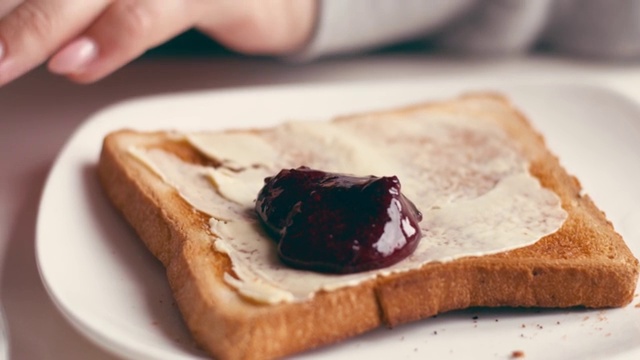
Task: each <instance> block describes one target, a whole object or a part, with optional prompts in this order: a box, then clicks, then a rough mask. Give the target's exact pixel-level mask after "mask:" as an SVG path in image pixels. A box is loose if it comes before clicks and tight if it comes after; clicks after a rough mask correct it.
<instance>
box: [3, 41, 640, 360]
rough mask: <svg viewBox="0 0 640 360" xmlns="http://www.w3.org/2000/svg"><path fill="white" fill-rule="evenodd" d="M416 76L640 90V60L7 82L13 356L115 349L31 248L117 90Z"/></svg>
mask: <svg viewBox="0 0 640 360" xmlns="http://www.w3.org/2000/svg"><path fill="white" fill-rule="evenodd" d="M416 77H421V78H424V79H425V81H429V80H430V79H434V80H435V79H447V78H453V77H455V78H460V77H463V78H478V79H495V78H501V79H523V80H528V79H535V80H537V81H545V80H558V79H563V80H566V81H593V82H595V83H599V84H602V85H604V86H609V87H612V88H614V89H616V90H619V91H620V92H622V93H624V94H626V95H627V96H629V97H631V98H633V99H636V100H640V65H634V64H606V63H598V62H588V61H582V60H575V59H573V60H572V59H566V58H553V57H547V56H536V57H522V58H510V59H482V60H469V59H466V60H465V59H451V58H445V57H438V56H432V55H426V54H415V53H413V54H412V53H408V54H407V53H405V54H402V53H400V54H398V53H391V54H377V55H369V56H366V57H364V56H363V57H349V58H342V59H333V60H325V61H319V62H316V63H309V64H290V63H283V62H280V61H277V60H272V59H256V58H238V57H233V56H229V55H225V56H218V57H176V58H169V57H160V58H158V57H156V58H144V59H141V60H138V61H136V62H134V63H132V64H130V65H128V66H126V67H125V68H124V69H122V70H120V71H119V72H117V73H116V74H114V75H112V76H111V77H109V78H107V79H106V80H103V81H102V82H99V83H97V84H94V85H88V86H87V85H76V84H73V83H70V82H68V81H67V80H65V79H63V78H59V77H55V76H53V75H50V74H48V73H47V72H46V71H45V70H44V69H37V70H36V71H34V72H32V73H31V74H29V75H27V76H26V77H24V78H21V79H19V80H18V81H16V82H15V83H12V84H10V85H8V86H6V87H4V88H0V164H1V168H0V169H1V171H0V298H1V302H2V304H3V306H4V308H5V316H6V318H7V323H8V333H9V337H10V347H11V358H12V359H81V358H82V359H98V360H99V359H112V358H113V355H111V354H109V353H107V352H105V351H103V350H101V349H100V348H98V347H97V346H95V345H93V344H92V343H91V342H89V341H88V340H86V339H85V338H84V337H83V336H82V335H80V334H79V333H78V332H77V331H76V330H75V329H74V328H72V327H71V325H69V324H68V323H67V322H66V320H65V319H64V318H63V317H62V315H61V314H60V313H59V312H58V311H57V310H56V308H55V307H54V305H53V303H52V302H51V300H50V299H49V297H48V296H47V293H46V291H45V289H44V287H43V285H42V282H41V280H40V277H39V274H38V270H37V265H36V259H35V254H34V241H35V230H34V229H35V223H36V218H37V209H38V203H39V199H40V195H41V192H42V188H43V185H44V182H45V180H46V176H47V173H48V171H49V170H50V168H51V166H52V164H53V162H54V160H55V157H56V154H57V153H58V151H59V150H60V149H61V147H62V146H63V145H64V143H65V141H66V140H67V139H68V138H69V136H70V135H71V133H72V132H73V131H74V129H76V127H78V126H79V125H80V124H81V123H82V122H83V121H84V120H85V119H87V117H89V116H90V115H91V114H93V113H94V112H96V111H98V110H99V109H101V108H103V107H105V106H107V105H111V104H113V103H115V102H118V101H120V100H124V99H130V98H133V97H140V96H148V95H156V94H161V93H171V92H180V91H193V90H203V89H229V88H235V87H250V86H267V85H276V84H289V85H295V84H314V83H317V84H319V83H338V82H359V81H371V80H394V79H412V78H416Z"/></svg>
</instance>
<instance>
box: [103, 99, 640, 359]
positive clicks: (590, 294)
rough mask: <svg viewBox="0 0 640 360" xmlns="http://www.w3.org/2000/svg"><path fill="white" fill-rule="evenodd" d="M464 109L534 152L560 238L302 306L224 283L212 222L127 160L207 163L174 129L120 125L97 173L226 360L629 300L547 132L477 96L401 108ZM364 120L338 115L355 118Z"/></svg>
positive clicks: (623, 254) (205, 339)
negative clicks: (409, 327) (558, 208)
mask: <svg viewBox="0 0 640 360" xmlns="http://www.w3.org/2000/svg"><path fill="white" fill-rule="evenodd" d="M416 111H418V112H419V111H429V112H433V113H437V112H445V113H460V114H468V115H471V116H474V117H491V118H492V119H494V120H497V121H498V123H499V124H500V126H502V127H503V128H504V129H505V131H506V132H507V133H508V135H509V136H511V137H512V138H514V139H515V140H516V141H517V143H518V144H520V146H521V151H522V152H523V153H524V154H525V156H526V157H528V159H529V161H530V163H531V167H530V171H531V173H532V174H533V175H534V176H536V177H537V178H538V179H539V180H540V182H541V183H542V185H543V186H545V187H547V188H549V189H552V190H553V191H554V192H556V193H557V194H558V196H559V197H560V198H561V200H562V206H563V207H564V209H565V210H566V211H567V213H568V214H569V216H568V219H567V221H566V222H565V223H564V225H563V226H562V228H561V229H560V230H559V231H557V232H556V233H554V234H552V235H549V236H546V237H545V238H543V239H541V240H540V241H539V242H537V243H536V244H534V245H531V246H528V247H525V248H521V249H517V250H512V251H508V252H504V253H500V254H496V255H491V256H483V257H468V258H463V259H459V260H455V261H451V262H446V263H431V264H427V265H425V266H424V267H422V268H421V269H419V270H415V271H410V272H406V273H401V274H395V275H391V276H388V277H383V278H379V279H376V280H372V281H367V282H365V283H362V284H360V285H358V286H353V287H348V288H343V289H340V290H336V291H332V292H321V293H319V294H317V295H316V296H315V297H314V298H313V299H311V300H308V301H305V302H299V303H285V304H278V305H264V304H257V303H254V302H252V301H249V300H247V299H245V298H243V297H242V296H240V295H239V294H238V293H237V292H236V291H235V290H233V289H232V288H231V287H229V286H228V285H227V284H226V283H225V282H224V281H223V274H224V273H225V272H227V271H230V261H229V259H228V257H227V256H226V255H224V254H222V253H220V252H217V251H215V250H214V248H213V242H212V236H213V235H212V234H211V233H210V231H209V226H208V220H207V217H206V216H205V215H203V214H201V213H199V212H197V211H196V210H194V209H192V208H191V207H190V206H189V205H188V204H187V203H186V202H185V201H184V200H182V198H181V197H180V196H179V195H178V194H177V193H176V192H175V191H174V190H173V189H172V188H171V187H170V186H169V185H167V184H165V183H164V182H162V180H160V179H159V178H158V177H157V176H156V175H155V174H154V173H153V172H152V171H150V170H149V169H148V168H147V167H145V166H144V165H143V164H141V163H140V162H138V161H135V160H134V159H133V158H132V157H131V156H129V155H128V153H127V149H128V148H129V147H130V146H132V145H136V146H145V147H163V148H165V149H166V150H168V151H171V152H172V153H175V154H177V155H179V156H180V157H181V158H183V159H184V160H185V161H190V162H194V163H203V162H206V161H207V160H206V159H204V158H203V157H202V156H200V154H198V153H197V151H196V150H195V149H193V148H191V147H190V146H189V145H188V144H187V143H186V142H184V143H181V142H175V141H170V140H169V136H168V134H167V133H164V132H157V133H138V132H134V131H127V130H123V131H118V132H115V133H112V134H109V135H108V136H107V137H106V138H105V141H104V146H103V150H102V153H101V156H100V161H99V167H98V171H99V175H100V179H101V182H102V185H103V187H104V189H105V191H106V194H107V195H108V197H109V199H110V200H111V202H112V203H113V204H114V205H115V207H116V208H117V209H119V210H120V211H121V212H122V214H123V215H124V217H125V218H126V219H127V221H128V222H129V223H130V224H131V225H132V226H133V228H134V229H135V230H136V231H137V233H138V234H139V236H140V238H141V239H142V241H143V242H144V243H145V245H146V246H147V247H148V248H149V250H150V251H151V252H152V253H153V254H154V256H156V257H157V258H158V259H159V260H160V261H161V262H162V263H163V264H164V266H165V267H166V269H167V278H168V281H169V284H170V286H171V289H172V291H173V294H174V297H175V299H176V303H177V306H178V308H179V309H180V311H181V313H182V316H183V318H184V320H185V322H186V324H187V326H188V328H189V329H190V331H191V332H192V334H193V337H194V338H195V340H196V341H197V342H198V343H199V344H200V345H201V346H202V347H203V348H204V349H206V350H207V351H208V352H209V353H210V354H211V355H212V356H214V357H216V358H220V359H258V358H260V359H266V358H276V357H282V356H286V355H290V354H293V353H296V352H300V351H305V350H308V349H311V348H315V347H318V346H322V345H326V344H330V343H334V342H337V341H340V340H343V339H346V338H348V337H351V336H354V335H357V334H360V333H363V332H366V331H368V330H371V329H373V328H376V327H378V326H380V325H383V324H384V325H387V326H395V325H398V324H401V323H404V322H408V321H413V320H417V319H421V318H425V317H429V316H433V315H435V314H438V313H442V312H445V311H449V310H454V309H463V308H467V307H473V306H488V307H496V306H513V307H573V306H585V307H594V308H601V307H616V306H623V305H625V304H627V303H629V302H630V301H631V300H632V298H633V292H634V290H635V287H636V282H637V279H638V260H637V259H635V258H634V256H633V255H632V253H631V252H630V250H629V249H628V247H627V246H626V244H625V243H624V241H623V239H622V238H621V237H620V235H618V234H617V233H616V232H615V231H614V229H613V227H612V225H611V223H610V222H609V221H607V219H606V217H605V215H604V214H603V213H602V212H601V211H600V210H599V209H598V208H597V207H596V206H595V205H594V204H593V202H592V201H591V200H590V199H589V197H587V196H584V195H582V194H581V188H580V184H579V182H578V180H577V179H576V178H575V177H573V176H570V175H569V174H567V172H566V171H565V170H564V169H563V168H562V167H561V165H560V164H559V162H558V159H557V158H556V157H555V156H553V155H552V154H551V153H550V152H549V151H548V150H547V148H546V146H545V144H544V140H543V138H542V136H541V135H540V134H538V133H537V132H535V131H534V130H533V129H532V128H531V126H530V124H529V123H528V121H527V120H526V119H525V118H524V116H522V114H520V113H519V112H518V111H517V110H515V109H514V108H513V107H512V106H511V105H510V104H509V103H508V101H507V100H505V99H504V98H503V97H501V96H499V95H495V94H474V95H467V96H463V97H461V98H458V99H454V100H451V101H445V102H439V103H432V104H420V105H416V106H412V107H407V108H403V109H397V110H393V112H395V113H410V112H416ZM357 116H360V115H354V116H350V117H342V118H339V119H336V120H335V121H349V119H351V118H354V117H357Z"/></svg>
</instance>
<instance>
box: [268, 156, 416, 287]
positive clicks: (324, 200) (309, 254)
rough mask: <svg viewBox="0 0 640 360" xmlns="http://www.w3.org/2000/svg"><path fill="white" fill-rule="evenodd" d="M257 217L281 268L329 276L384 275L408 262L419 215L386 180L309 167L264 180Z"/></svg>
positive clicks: (395, 180)
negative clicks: (272, 241) (376, 271)
mask: <svg viewBox="0 0 640 360" xmlns="http://www.w3.org/2000/svg"><path fill="white" fill-rule="evenodd" d="M256 212H257V213H258V216H259V217H260V219H261V220H262V222H263V223H264V225H265V227H266V228H267V229H268V230H269V232H270V233H271V235H273V237H274V238H276V240H277V242H278V255H279V257H280V259H281V260H282V261H283V262H284V263H285V264H287V265H289V266H291V267H294V268H298V269H306V270H313V271H319V272H329V273H340V274H346V273H355V272H360V271H366V270H373V269H379V268H384V267H388V266H390V265H393V264H395V263H397V262H398V261H400V260H402V259H404V258H405V257H407V256H409V255H410V254H411V253H413V251H414V250H415V249H416V247H417V246H418V242H419V240H420V237H421V232H420V227H419V226H418V223H419V222H420V221H421V220H422V214H421V213H420V212H419V211H418V209H416V207H415V205H413V203H412V202H411V201H410V200H409V199H407V198H406V197H404V195H402V193H401V192H400V181H399V180H398V178H397V177H395V176H390V177H375V176H370V177H356V176H350V175H344V174H335V173H327V172H324V171H319V170H312V169H309V168H307V167H299V168H297V169H290V170H282V171H280V173H278V174H277V175H276V176H273V177H268V178H266V179H265V185H264V187H263V188H262V189H261V190H260V192H259V193H258V199H257V201H256Z"/></svg>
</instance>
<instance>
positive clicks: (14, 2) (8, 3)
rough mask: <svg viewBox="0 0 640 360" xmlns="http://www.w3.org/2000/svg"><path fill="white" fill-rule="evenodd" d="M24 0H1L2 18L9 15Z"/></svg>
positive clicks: (0, 11)
mask: <svg viewBox="0 0 640 360" xmlns="http://www.w3.org/2000/svg"><path fill="white" fill-rule="evenodd" d="M20 3H22V0H2V1H0V19H1V18H3V17H4V16H5V15H7V14H8V13H9V12H11V10H13V9H15V8H16V6H18V5H20Z"/></svg>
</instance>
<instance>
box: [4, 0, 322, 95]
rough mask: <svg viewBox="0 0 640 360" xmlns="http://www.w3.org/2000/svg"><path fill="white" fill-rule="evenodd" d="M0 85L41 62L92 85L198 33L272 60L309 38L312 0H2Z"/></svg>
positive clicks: (76, 79) (231, 47) (314, 5)
mask: <svg viewBox="0 0 640 360" xmlns="http://www.w3.org/2000/svg"><path fill="white" fill-rule="evenodd" d="M1 1H2V2H3V4H2V5H0V17H1V16H2V14H3V13H6V15H4V17H2V18H1V19H0V86H2V85H4V84H6V83H8V82H10V81H12V80H14V79H16V78H18V77H20V76H21V75H23V74H25V73H27V72H28V71H30V70H31V69H33V68H34V67H37V66H38V65H40V64H42V63H44V62H45V61H48V68H49V70H50V71H51V72H53V73H56V74H60V75H65V76H67V77H68V78H70V79H72V80H74V81H77V82H80V83H89V82H93V81H96V80H99V79H101V78H103V77H105V76H107V75H109V74H111V73H112V72H114V71H115V70H117V69H118V68H120V67H122V66H123V65H125V64H126V63H128V62H129V61H131V60H133V59H135V58H136V57H138V56H139V55H141V54H142V53H144V52H145V51H146V50H148V49H150V48H152V47H154V46H157V45H159V44H161V43H163V42H165V41H167V40H169V39H171V38H172V37H174V36H176V35H178V34H180V33H182V32H184V31H186V30H188V29H190V28H198V29H199V30H201V31H202V32H204V33H205V34H207V35H209V36H211V37H213V38H214V39H216V40H217V41H219V42H220V43H221V44H223V45H225V46H227V47H229V48H230V49H232V50H236V51H239V52H243V53H247V54H264V55H276V54H285V53H287V52H291V51H294V50H295V49H296V48H298V47H300V46H302V45H303V44H304V43H305V41H306V39H307V38H308V37H309V36H310V35H311V32H312V28H313V26H314V22H315V15H316V14H315V12H316V8H315V7H316V4H315V0H295V1H292V0H240V1H236V0H82V1H77V0H1Z"/></svg>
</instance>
